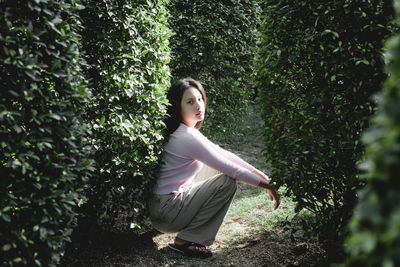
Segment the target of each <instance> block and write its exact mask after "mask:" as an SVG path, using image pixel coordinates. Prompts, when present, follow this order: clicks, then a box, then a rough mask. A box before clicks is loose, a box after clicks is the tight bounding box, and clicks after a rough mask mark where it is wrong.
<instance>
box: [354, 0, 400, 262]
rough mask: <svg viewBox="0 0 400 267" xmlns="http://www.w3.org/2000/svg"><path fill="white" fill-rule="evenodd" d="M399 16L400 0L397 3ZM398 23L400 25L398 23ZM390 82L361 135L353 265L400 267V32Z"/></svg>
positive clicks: (393, 40) (391, 47)
mask: <svg viewBox="0 0 400 267" xmlns="http://www.w3.org/2000/svg"><path fill="white" fill-rule="evenodd" d="M394 3H395V7H397V9H396V11H397V12H396V13H397V18H398V19H399V18H400V1H399V0H396V1H395V2H394ZM399 25H400V24H399ZM387 46H388V48H389V58H390V63H389V64H388V70H389V78H388V79H387V80H386V82H385V83H384V86H383V88H384V89H383V92H382V93H381V94H380V95H379V102H378V111H377V113H376V114H375V115H374V117H373V119H372V122H371V124H372V127H371V128H370V129H369V130H368V131H367V132H366V133H365V134H363V139H362V140H363V142H364V143H365V145H366V153H367V161H366V162H365V170H366V173H365V175H364V177H365V178H366V179H367V184H366V186H365V188H363V189H362V190H361V191H360V193H359V196H360V201H359V203H358V204H357V206H356V208H355V212H354V215H353V217H352V219H351V222H350V231H351V235H350V238H349V239H348V241H347V250H348V252H349V253H350V259H349V261H348V265H351V266H361V265H362V266H399V265H400V257H399V251H400V180H399V174H400V83H399V79H400V34H399V33H398V32H397V34H396V35H395V36H394V37H392V38H391V39H389V41H388V42H387Z"/></svg>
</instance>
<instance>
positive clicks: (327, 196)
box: [258, 0, 393, 245]
mask: <svg viewBox="0 0 400 267" xmlns="http://www.w3.org/2000/svg"><path fill="white" fill-rule="evenodd" d="M392 13H393V11H392V2H391V1H389V0H379V1H349V0H336V1H329V2H326V1H303V0H296V1H277V0H269V1H266V3H265V8H264V14H263V17H264V21H263V25H262V28H261V34H262V42H261V51H260V59H259V72H258V74H259V76H258V84H259V90H260V97H261V106H262V119H263V123H264V141H265V145H266V149H265V157H266V160H267V161H268V162H270V163H271V165H272V166H273V172H272V176H273V177H274V179H275V180H276V181H277V182H278V183H279V184H281V185H283V184H284V185H286V186H287V188H288V191H287V194H289V195H293V196H294V199H295V201H296V202H297V203H298V208H299V209H302V208H306V209H309V210H311V211H313V212H314V213H315V214H316V215H318V216H317V220H318V222H317V227H318V228H319V230H321V234H322V235H321V240H322V241H324V242H325V243H327V242H333V245H334V244H337V240H338V237H339V233H340V231H341V230H342V228H343V226H344V225H345V223H346V222H347V221H348V219H349V217H350V215H351V211H352V208H353V206H354V205H355V202H356V197H355V189H356V188H358V187H359V186H360V185H361V183H360V181H359V179H357V169H356V164H357V162H359V160H360V159H361V158H362V146H361V144H360V143H359V141H358V140H359V138H360V133H361V132H362V130H363V129H365V128H366V127H367V124H368V123H367V122H368V120H367V119H368V117H369V116H370V115H371V114H372V112H373V108H374V103H373V102H372V100H371V95H372V94H373V93H375V92H376V91H377V90H378V89H379V88H380V84H381V82H382V81H383V80H384V78H385V74H384V72H383V65H384V63H383V59H382V42H383V41H382V40H384V39H385V38H386V36H387V35H388V34H389V30H388V22H389V21H390V19H391V18H392Z"/></svg>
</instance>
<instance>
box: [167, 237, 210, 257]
mask: <svg viewBox="0 0 400 267" xmlns="http://www.w3.org/2000/svg"><path fill="white" fill-rule="evenodd" d="M168 247H169V248H171V249H172V250H174V251H177V252H179V253H182V254H184V255H186V256H190V257H199V258H208V257H211V256H212V252H211V250H209V249H207V248H206V246H204V245H201V244H197V243H194V242H190V241H186V240H183V239H180V238H178V237H177V238H175V241H174V243H170V244H168Z"/></svg>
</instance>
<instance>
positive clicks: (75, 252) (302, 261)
mask: <svg viewBox="0 0 400 267" xmlns="http://www.w3.org/2000/svg"><path fill="white" fill-rule="evenodd" d="M224 223H225V224H232V225H233V226H232V227H235V226H234V224H242V225H241V227H246V225H243V222H240V221H234V220H232V221H225V222H224ZM249 228H251V227H249ZM286 228H287V227H286ZM290 232H291V229H285V227H282V228H277V229H274V231H273V232H270V233H269V235H266V234H260V233H255V234H254V235H253V236H251V237H250V238H249V237H247V238H245V239H244V240H242V241H241V242H236V243H233V244H230V246H229V247H227V245H226V244H224V242H221V241H219V240H218V236H217V240H216V242H215V243H214V244H213V245H212V246H211V247H210V248H211V249H212V251H213V254H214V255H213V257H211V258H208V259H196V258H188V257H185V256H182V255H180V254H178V253H176V252H174V251H172V250H170V249H169V248H168V247H167V245H168V243H169V242H170V241H171V240H172V239H173V235H170V234H160V233H157V232H151V233H148V234H146V235H144V236H142V237H140V238H138V237H135V236H132V235H117V234H110V233H108V234H103V235H100V236H98V237H97V238H96V240H94V241H93V242H92V243H91V244H84V245H82V244H81V245H80V244H74V246H72V247H71V248H70V251H69V252H68V253H67V254H66V255H65V256H66V257H65V258H64V262H63V264H62V266H71V267H77V266H98V267H100V266H102V267H103V266H104V267H105V266H112V267H117V266H118V267H122V266H124V267H128V266H324V265H325V252H324V251H323V249H322V248H321V247H320V246H319V245H318V242H317V241H316V239H315V238H305V237H301V236H300V237H296V236H295V235H294V236H293V235H290ZM288 235H289V236H291V237H289V238H288ZM325 266H326V265H325Z"/></svg>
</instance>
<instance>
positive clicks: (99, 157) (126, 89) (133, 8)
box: [81, 0, 171, 233]
mask: <svg viewBox="0 0 400 267" xmlns="http://www.w3.org/2000/svg"><path fill="white" fill-rule="evenodd" d="M165 3H166V1H164V0H153V1H134V2H132V1H113V0H102V1H97V0H96V1H94V0H85V1H84V4H85V6H86V8H85V9H84V10H82V12H81V17H82V26H83V30H82V33H81V35H82V50H83V51H84V53H85V60H86V62H87V65H86V66H85V69H84V73H85V75H86V77H87V78H88V79H89V80H90V81H91V84H90V88H91V90H92V94H93V96H92V97H91V99H90V101H89V103H88V105H87V109H86V114H85V119H86V121H87V122H88V123H89V124H90V129H91V132H92V134H91V140H92V144H93V147H94V150H95V151H94V158H95V162H96V164H95V167H96V168H95V169H96V170H95V172H94V174H93V179H91V181H90V185H89V186H88V188H87V191H86V193H87V196H88V198H89V200H88V203H87V204H86V205H85V208H84V209H83V213H84V214H86V215H87V220H88V221H89V223H94V224H92V225H95V224H98V225H99V226H101V227H102V228H103V229H105V230H110V231H123V232H125V231H134V232H137V233H139V232H141V231H143V230H144V229H143V227H144V226H145V224H144V218H146V201H147V199H148V198H149V196H150V194H151V191H152V187H153V183H154V180H155V177H156V172H157V168H158V161H159V155H160V152H161V145H162V142H163V137H162V135H161V131H162V129H163V128H164V125H163V123H162V118H163V116H164V115H165V110H166V108H165V103H166V99H165V91H166V89H167V88H168V87H169V84H170V72H169V68H168V63H169V59H170V55H169V47H168V38H169V37H170V35H171V32H170V30H169V29H168V27H167V24H168V22H167V18H168V13H167V10H166V8H165ZM89 227H90V224H89Z"/></svg>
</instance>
